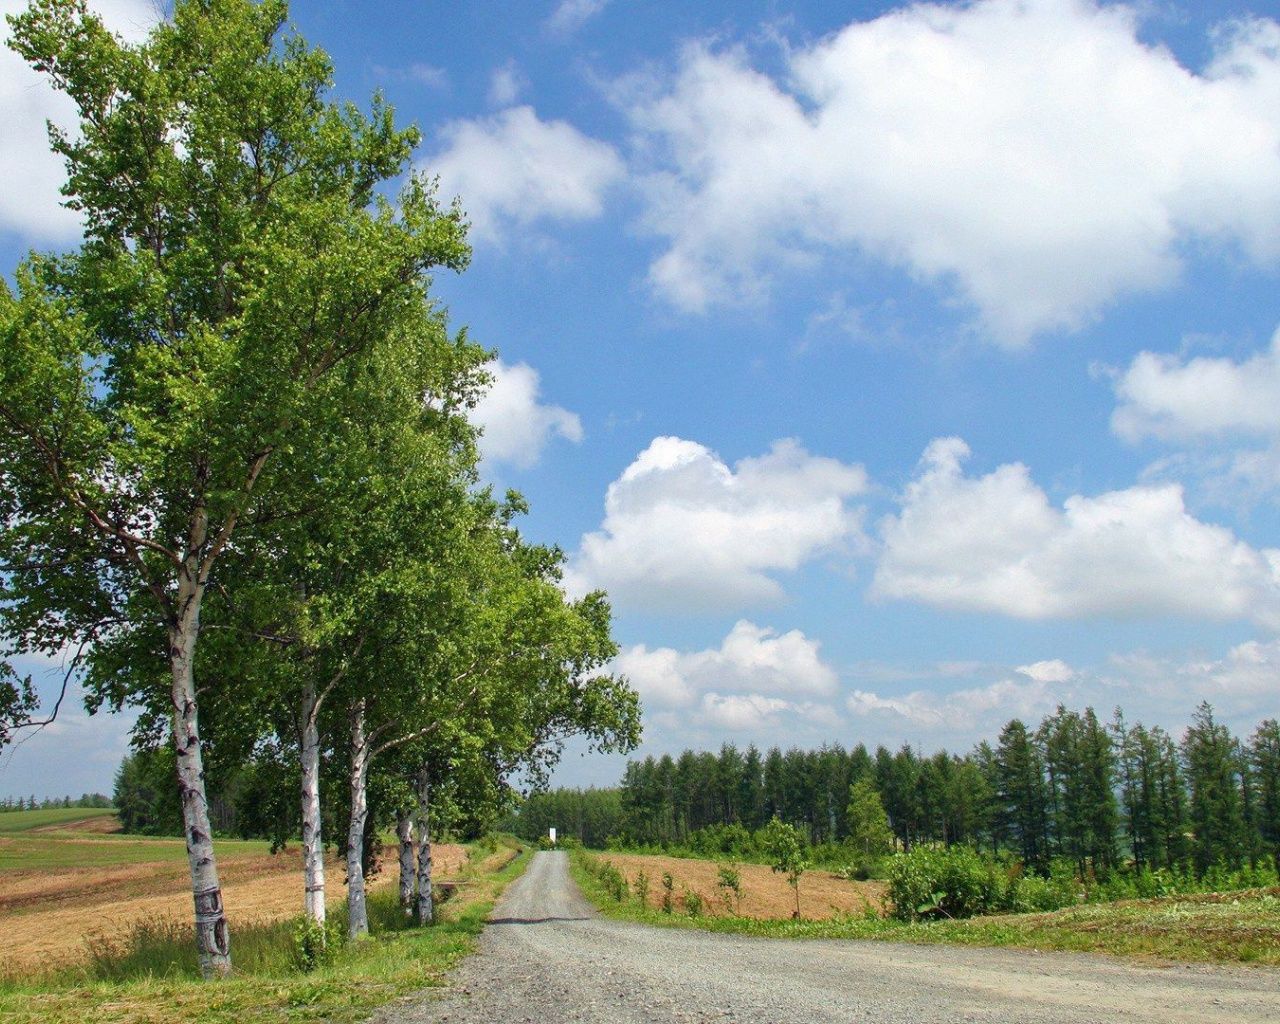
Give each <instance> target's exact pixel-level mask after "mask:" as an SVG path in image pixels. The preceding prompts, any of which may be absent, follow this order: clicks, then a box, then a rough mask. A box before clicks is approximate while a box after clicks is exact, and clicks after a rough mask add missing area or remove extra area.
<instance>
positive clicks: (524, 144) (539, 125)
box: [427, 106, 625, 240]
mask: <svg viewBox="0 0 1280 1024" xmlns="http://www.w3.org/2000/svg"><path fill="white" fill-rule="evenodd" d="M440 134H441V136H442V138H443V139H444V140H445V142H446V146H445V148H444V149H443V150H442V151H441V152H439V153H438V154H436V155H435V156H434V157H433V158H432V159H431V160H429V161H428V165H427V169H428V170H429V171H430V172H431V173H432V174H438V175H439V176H440V180H441V187H442V190H443V192H444V194H445V195H454V194H457V195H461V196H462V201H463V205H464V207H465V208H466V211H467V214H468V216H469V217H470V218H471V225H472V234H473V235H475V236H478V237H481V238H487V239H489V240H498V239H500V238H501V236H502V227H503V226H504V225H505V224H515V225H518V226H524V225H528V224H531V223H533V222H535V221H538V220H541V219H545V218H550V219H558V220H590V219H592V218H594V217H598V216H599V215H600V213H601V211H602V209H603V203H604V195H605V192H606V191H607V190H608V189H609V188H610V187H611V186H613V185H614V184H616V183H617V182H618V181H619V180H621V179H622V177H623V176H624V173H625V172H624V168H623V164H622V160H621V158H620V157H619V156H618V154H617V153H616V152H615V151H614V149H613V147H612V146H609V145H608V144H606V143H603V142H599V141H597V140H595V139H591V138H588V137H587V136H586V135H583V134H582V133H581V132H580V131H578V129H577V128H575V127H573V126H572V125H571V124H568V123H567V122H565V121H543V120H541V119H540V118H539V117H538V115H537V114H536V113H535V112H534V110H533V108H532V107H529V106H521V107H512V108H511V109H509V110H504V111H501V112H500V113H498V114H495V115H494V116H493V117H488V118H481V119H477V120H472V121H453V122H451V123H450V124H447V125H445V127H444V128H443V129H442V130H441V133H440Z"/></svg>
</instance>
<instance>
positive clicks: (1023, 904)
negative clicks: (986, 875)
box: [993, 861, 1083, 914]
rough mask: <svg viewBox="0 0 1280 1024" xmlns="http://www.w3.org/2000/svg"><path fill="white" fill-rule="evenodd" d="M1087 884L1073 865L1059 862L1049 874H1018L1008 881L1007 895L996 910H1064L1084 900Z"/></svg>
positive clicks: (1020, 912) (1018, 911)
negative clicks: (1072, 867)
mask: <svg viewBox="0 0 1280 1024" xmlns="http://www.w3.org/2000/svg"><path fill="white" fill-rule="evenodd" d="M1082 894H1083V883H1082V882H1081V881H1080V880H1079V879H1078V878H1077V877H1076V874H1075V872H1074V871H1073V870H1072V869H1071V867H1070V866H1069V865H1067V864H1065V863H1063V862H1060V861H1055V862H1054V864H1053V866H1052V868H1051V869H1050V872H1049V875H1048V877H1045V876H1042V875H1034V874H1032V875H1022V874H1015V875H1014V877H1012V878H1010V879H1009V880H1008V884H1007V886H1006V889H1005V893H1004V898H1003V899H1002V900H1000V902H999V904H998V905H997V906H996V907H995V908H993V909H999V910H1009V911H1013V912H1014V913H1019V914H1024V913H1031V912H1041V913H1043V912H1045V911H1049V910H1061V909H1062V908H1063V907H1070V906H1074V905H1075V904H1077V903H1079V902H1080V899H1081V896H1082Z"/></svg>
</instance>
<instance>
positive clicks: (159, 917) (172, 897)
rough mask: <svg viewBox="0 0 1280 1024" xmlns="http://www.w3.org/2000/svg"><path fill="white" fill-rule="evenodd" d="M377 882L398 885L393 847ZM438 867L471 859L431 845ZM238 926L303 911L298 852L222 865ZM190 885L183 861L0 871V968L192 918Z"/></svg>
mask: <svg viewBox="0 0 1280 1024" xmlns="http://www.w3.org/2000/svg"><path fill="white" fill-rule="evenodd" d="M387 852H388V854H389V857H388V858H385V859H384V861H383V870H382V871H381V873H379V874H378V875H377V876H375V877H374V878H373V879H372V880H371V881H370V888H374V889H376V888H381V887H383V886H387V885H395V884H396V879H397V869H396V862H395V859H394V857H395V850H394V848H389V849H388V851H387ZM432 855H433V860H434V868H435V872H436V873H437V874H438V876H439V877H441V878H447V877H448V876H449V875H452V874H455V873H456V872H457V871H458V870H459V869H460V868H461V867H462V865H463V864H464V863H465V862H466V859H467V858H466V851H465V850H464V849H463V848H462V847H461V846H455V845H452V844H438V845H437V846H435V847H434V849H433V850H432ZM327 868H328V871H327V875H328V880H329V902H330V903H331V904H332V903H335V902H341V901H342V900H343V899H345V898H346V888H345V887H344V886H343V882H342V880H343V867H342V863H341V862H340V861H338V860H337V859H336V858H334V859H332V860H331V861H330V862H329V863H328V865H327ZM219 873H220V875H221V879H222V883H223V898H224V900H225V903H226V908H227V918H228V920H229V921H230V922H231V927H232V932H233V935H234V931H235V928H236V926H237V925H241V926H243V925H247V924H255V923H265V922H270V921H278V920H282V919H285V918H290V917H294V916H296V915H297V914H299V913H300V912H301V909H302V871H301V866H300V858H299V854H298V852H297V851H296V850H293V851H290V852H288V853H282V854H278V855H276V856H274V857H273V856H271V855H269V854H262V855H255V856H245V857H237V858H230V859H226V860H224V861H222V862H221V863H220V864H219ZM190 916H191V889H190V879H189V876H188V875H187V866H186V864H185V863H183V862H178V863H174V862H171V861H170V862H164V863H156V864H133V865H129V866H127V867H114V868H66V869H60V870H53V871H48V872H43V873H37V872H28V871H23V872H4V873H2V874H0V949H3V950H4V958H3V963H0V973H4V974H24V973H29V972H32V971H39V970H44V969H49V968H53V967H58V966H62V965H66V964H69V963H73V962H75V961H77V960H80V959H83V958H84V957H85V956H86V954H87V951H88V942H89V940H90V938H92V937H93V936H95V935H105V936H107V937H109V938H110V937H113V936H120V935H123V934H125V933H127V932H128V931H129V930H130V929H132V928H133V927H134V926H136V925H138V924H140V923H142V922H144V921H145V922H149V923H157V922H160V921H165V920H176V921H186V920H188V919H189V918H190Z"/></svg>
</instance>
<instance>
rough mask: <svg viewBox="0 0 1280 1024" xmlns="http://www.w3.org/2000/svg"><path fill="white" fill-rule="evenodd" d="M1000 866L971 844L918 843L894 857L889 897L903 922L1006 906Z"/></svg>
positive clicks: (952, 915)
mask: <svg viewBox="0 0 1280 1024" xmlns="http://www.w3.org/2000/svg"><path fill="white" fill-rule="evenodd" d="M1002 883H1003V879H1002V877H1001V872H1000V869H999V868H998V867H997V866H996V865H995V864H993V863H991V862H989V861H986V860H984V859H983V858H982V857H980V856H978V854H976V853H975V852H974V851H973V850H971V849H969V848H968V847H966V846H953V847H951V848H950V849H946V848H943V847H937V846H917V847H915V848H914V849H913V850H911V852H910V853H902V854H898V855H897V856H895V857H894V858H893V859H892V860H891V861H890V862H889V898H890V899H892V900H893V912H894V916H895V917H897V918H899V919H901V920H903V921H917V920H920V919H922V918H923V919H927V918H936V917H950V918H960V917H972V916H973V915H975V914H985V913H990V912H991V911H992V910H996V909H999V908H1000V905H1001V903H1002V902H1003V899H1004V895H1005V888H1006V887H1005V885H1004V884H1002Z"/></svg>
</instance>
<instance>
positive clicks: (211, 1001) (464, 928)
mask: <svg viewBox="0 0 1280 1024" xmlns="http://www.w3.org/2000/svg"><path fill="white" fill-rule="evenodd" d="M473 861H474V862H475V864H474V866H473V867H471V868H469V869H468V870H467V871H465V872H464V873H463V877H464V880H465V882H466V884H465V885H462V886H459V887H458V888H457V890H456V891H455V893H454V895H453V896H452V898H451V899H449V900H447V901H446V902H445V903H443V904H441V905H440V906H439V907H438V908H437V910H438V923H437V924H435V925H433V926H432V927H429V928H417V927H413V926H412V925H410V924H409V923H408V922H407V921H406V919H405V917H404V915H403V913H402V912H401V910H400V907H399V904H398V901H397V893H396V891H395V889H394V888H393V887H390V886H388V887H387V888H385V889H382V890H380V891H377V892H374V893H371V894H370V897H369V917H370V927H371V929H372V930H373V934H372V935H371V936H370V937H369V938H367V939H364V940H361V941H358V942H348V943H342V944H341V945H339V946H338V947H337V948H336V950H335V951H334V952H333V953H332V954H331V956H330V957H329V958H327V960H326V962H324V963H322V964H321V965H320V966H318V967H317V968H316V969H314V970H313V971H311V972H310V973H304V972H303V971H302V970H301V969H300V968H299V967H298V965H297V962H296V955H297V954H296V953H295V949H296V942H295V938H294V936H295V929H296V928H297V926H298V920H297V919H294V920H292V921H283V922H275V923H272V924H266V925H260V926H256V927H255V926H249V927H244V928H240V929H237V930H236V931H235V932H234V933H233V935H232V940H231V941H232V947H231V949H232V957H233V959H234V961H235V964H236V974H235V976H234V977H232V978H229V979H227V980H225V981H220V982H204V981H201V980H200V976H199V970H198V965H197V962H196V958H195V952H194V948H193V943H192V941H191V937H190V929H189V927H187V926H186V925H185V924H183V925H167V924H166V925H156V926H141V927H139V928H136V929H135V930H134V931H133V932H131V933H129V934H127V935H126V936H124V937H123V938H122V939H120V940H119V941H118V942H116V943H115V944H108V945H106V946H104V947H102V948H101V949H100V950H99V951H98V952H97V953H96V955H94V956H93V957H92V958H91V959H90V960H89V961H88V962H87V963H85V964H83V965H80V966H77V967H75V968H69V969H65V970H62V971H58V972H56V973H51V974H49V975H47V976H44V977H24V978H8V979H0V1020H3V1021H5V1022H6V1024H9V1022H12V1024H37V1022H39V1024H162V1022H163V1024H168V1022H171V1021H174V1020H181V1021H185V1022H190V1024H257V1022H264V1024H265V1022H267V1021H271V1022H278V1021H281V1020H288V1021H290V1022H299V1024H305V1022H320V1021H324V1022H333V1024H346V1022H352V1021H357V1020H363V1019H364V1018H365V1017H367V1016H368V1015H369V1014H370V1013H371V1012H372V1011H373V1010H375V1009H376V1008H377V1007H379V1006H382V1005H383V1004H385V1003H388V1002H391V1001H392V1000H394V999H397V998H399V997H400V996H403V995H405V994H407V993H409V992H412V991H415V990H417V989H421V988H424V987H427V986H431V985H435V984H439V982H440V977H441V975H443V974H444V973H445V972H446V971H447V970H448V969H449V968H450V967H452V966H453V964H454V963H456V962H457V960H458V959H459V958H460V957H462V956H464V955H466V954H467V953H469V952H470V951H471V950H472V949H473V948H474V945H475V939H476V937H477V936H478V935H479V934H480V932H481V931H482V930H483V928H484V922H485V919H486V918H487V917H488V915H489V911H490V910H491V909H492V906H493V903H494V901H495V900H496V899H497V898H498V896H499V895H500V894H501V892H502V890H503V889H504V888H505V887H506V885H507V884H508V883H510V882H511V881H512V880H513V879H515V878H516V877H518V876H519V874H520V873H521V872H522V871H523V870H524V867H525V865H526V864H527V862H528V853H527V852H526V851H523V850H520V849H518V848H517V847H515V846H514V845H512V844H508V845H507V846H506V847H505V849H502V850H498V851H495V852H494V853H490V852H489V851H487V850H477V851H476V854H475V856H474V857H473ZM335 909H336V910H338V912H337V913H331V915H330V916H331V919H333V921H334V924H335V928H334V931H335V932H337V933H339V934H340V933H341V929H342V928H344V927H345V915H344V913H343V911H342V909H339V908H335Z"/></svg>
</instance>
